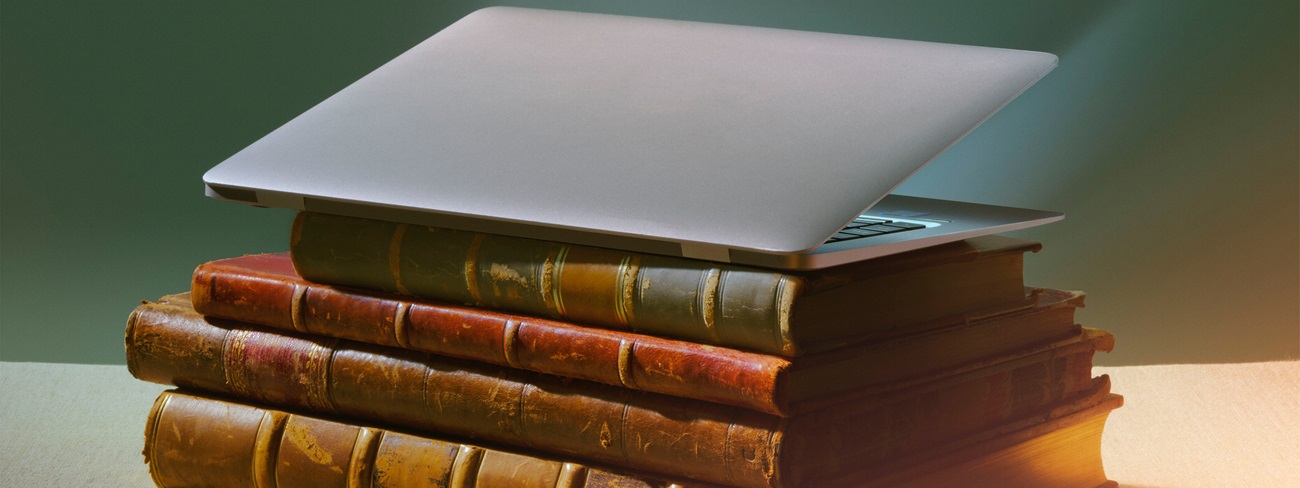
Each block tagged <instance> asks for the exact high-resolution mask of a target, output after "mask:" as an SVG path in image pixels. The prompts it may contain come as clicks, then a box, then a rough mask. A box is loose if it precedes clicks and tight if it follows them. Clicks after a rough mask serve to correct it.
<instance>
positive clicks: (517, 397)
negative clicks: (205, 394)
mask: <svg viewBox="0 0 1300 488" xmlns="http://www.w3.org/2000/svg"><path fill="white" fill-rule="evenodd" d="M1108 338H1109V336H1108V335H1104V334H1102V335H1101V336H1099V337H1093V338H1091V339H1086V338H1084V337H1082V336H1081V338H1080V339H1081V340H1080V342H1077V343H1074V345H1073V346H1071V347H1072V348H1071V347H1061V348H1059V350H1052V351H1045V352H1044V353H1043V357H1039V358H1025V359H1024V361H1030V362H1029V363H1028V364H1022V363H1018V362H1017V361H1009V362H1007V363H1006V364H1001V365H995V366H991V367H989V368H982V369H980V370H976V371H971V372H968V373H964V374H962V375H960V376H955V377H949V378H943V379H939V380H936V381H932V382H927V383H923V384H919V385H916V386H915V387H913V388H909V389H907V390H901V391H898V392H893V393H887V394H880V395H876V396H873V397H868V398H865V399H860V400H854V401H851V402H848V403H845V404H842V405H836V406H831V407H827V408H824V409H822V410H819V411H817V412H809V413H807V414H805V415H801V416H798V417H795V418H793V419H781V418H779V417H774V416H770V415H765V414H761V413H758V412H754V411H750V410H745V409H740V408H734V407H727V406H723V405H719V404H713V403H708V402H700V401H694V400H689V399H681V398H672V397H668V396H664V395H657V394H653V393H646V392H639V391H635V390H628V389H624V388H616V387H611V386H606V385H600V384H597V383H590V382H584V381H579V380H565V379H562V378H558V377H554V376H549V375H542V374H535V373H527V372H523V371H518V370H510V369H503V368H498V367H493V366H491V365H487V364H482V363H476V362H470V361H461V360H455V359H451V358H443V357H437V356H431V355H426V354H422V353H418V352H415V351H409V350H401V349H386V348H383V347H380V346H373V345H364V344H358V343H353V342H350V341H343V340H338V339H327V338H320V337H314V336H300V335H291V334H276V333H271V332H265V331H260V330H256V329H251V328H245V327H244V326H241V325H238V324H234V323H226V322H221V321H216V320H205V319H204V318H203V317H202V316H200V315H199V314H197V313H196V312H194V311H193V309H191V308H186V307H184V306H182V305H179V304H168V303H162V304H145V305H142V306H141V307H139V308H137V309H136V311H135V312H134V313H133V314H132V317H131V319H130V321H129V322H128V326H127V333H126V339H125V342H126V351H127V365H128V368H129V369H130V371H131V373H132V374H133V375H135V376H136V377H137V378H139V379H142V380H145V381H151V382H155V383H164V384H172V385H177V386H182V387H190V388H196V389H203V390H206V391H212V392H217V393H224V394H230V395H235V396H238V397H241V398H245V399H248V400H251V401H254V402H259V403H267V404H272V405H280V406H285V407H287V408H302V409H310V410H313V411H317V412H324V413H327V414H335V415H347V416H352V417H356V418H363V419H373V420H376V421H380V422H384V423H387V424H393V425H402V426H406V427H410V428H413V429H418V430H427V431H435V432H441V433H445V434H450V435H456V436H466V437H472V438H479V439H485V440H488V441H493V442H500V443H503V444H508V445H512V446H519V447H525V448H531V449H536V450H542V451H549V452H553V453H558V454H561V455H570V456H575V457H580V458H584V459H588V460H591V461H593V462H597V463H602V464H612V465H617V466H622V467H627V468H631V469H636V470H643V471H649V472H661V473H673V474H674V475H679V476H683V477H687V478H692V479H697V480H702V481H707V482H711V483H719V484H726V485H732V486H745V487H761V486H783V485H784V486H793V485H798V483H799V480H800V479H801V478H803V477H805V476H811V473H817V472H821V471H825V472H832V473H833V472H838V471H842V470H845V469H849V468H850V467H856V466H862V465H866V464H873V463H880V462H883V461H886V460H888V459H890V458H892V457H896V456H898V455H900V454H903V453H906V452H908V451H911V450H915V449H919V448H921V447H924V446H925V445H929V444H934V443H941V442H943V440H944V439H946V438H949V437H951V436H954V435H957V434H960V433H962V432H967V431H970V430H971V429H975V428H979V427H980V426H983V425H988V424H990V423H995V422H999V421H1002V420H1005V419H1008V418H1012V417H1016V416H1020V415H1025V414H1026V413H1027V412H1032V411H1034V410H1036V409H1042V408H1044V407H1045V406H1046V405H1048V404H1050V403H1052V402H1056V401H1058V400H1060V399H1062V398H1065V397H1068V396H1071V395H1073V394H1075V393H1077V392H1079V391H1081V390H1083V389H1086V388H1087V387H1088V386H1089V381H1088V378H1090V371H1091V368H1090V366H1091V357H1092V352H1093V350H1094V349H1096V348H1098V347H1102V344H1103V343H1105V340H1106V339H1108ZM1018 361H1019V360H1018ZM909 402H912V403H909ZM918 402H919V403H918ZM919 412H925V414H924V415H921V414H919ZM936 419H942V420H943V421H942V422H935V421H934V420H936Z"/></svg>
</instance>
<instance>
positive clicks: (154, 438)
mask: <svg viewBox="0 0 1300 488" xmlns="http://www.w3.org/2000/svg"><path fill="white" fill-rule="evenodd" d="M1121 404H1122V398H1120V397H1119V396H1118V395H1109V396H1107V397H1106V398H1105V399H1104V400H1103V401H1102V402H1100V403H1097V404H1095V405H1091V406H1087V405H1088V404H1084V407H1083V409H1082V410H1079V411H1073V412H1072V411H1070V410H1069V408H1057V409H1055V411H1053V412H1050V413H1049V414H1048V415H1047V416H1045V417H1044V419H1043V420H1042V421H1041V422H1039V423H1036V424H1034V423H1029V425H1028V426H1027V427H1023V428H1020V427H1022V426H1023V425H1024V424H1026V422H1020V423H1012V424H1009V425H1004V426H995V427H993V428H990V429H989V430H988V431H987V432H980V433H976V434H974V435H970V436H967V437H965V438H963V439H961V440H959V441H956V442H954V443H953V444H950V445H947V446H944V447H943V448H941V449H938V450H937V451H938V452H937V453H933V452H924V453H921V454H920V455H912V456H908V457H907V458H906V462H902V463H894V467H893V469H890V468H881V467H873V468H872V469H870V470H867V471H866V472H855V473H851V474H849V475H848V476H841V477H840V478H839V479H836V480H810V481H811V482H813V483H826V486H854V487H858V488H871V487H895V488H925V487H935V488H939V487H950V486H963V487H966V486H969V487H976V488H978V487H989V488H994V487H998V488H1018V487H1024V488H1037V487H1044V486H1053V487H1065V486H1073V487H1097V488H1102V487H1114V486H1115V484H1114V483H1113V482H1111V481H1109V480H1107V479H1106V476H1105V472H1104V470H1103V467H1102V463H1101V434H1102V430H1103V427H1104V425H1105V422H1106V418H1107V415H1108V414H1109V412H1110V411H1111V410H1113V409H1114V408H1117V407H1118V406H1120V405H1121ZM1068 407H1074V406H1068ZM1053 414H1054V415H1057V417H1052V415H1053ZM1033 420H1036V419H1031V422H1032V421H1033ZM1009 429H1018V430H1012V431H1011V432H1005V431H1007V430H1009ZM144 456H145V463H146V464H148V465H149V472H150V475H151V476H152V477H153V480H154V483H155V484H156V485H157V486H159V487H164V488H165V487H179V486H196V485H202V486H210V487H214V488H221V487H231V488H235V487H239V488H242V487H249V486H254V487H269V486H278V487H284V488H289V487H294V486H310V487H319V486H369V487H373V488H404V487H416V486H430V485H433V486H444V487H448V488H457V487H473V486H490V487H497V488H511V487H529V488H534V487H556V488H559V487H565V488H570V487H572V488H602V487H609V488H616V487H617V488H652V487H663V488H668V487H681V488H686V487H705V486H716V485H706V484H704V483H700V482H696V481H688V480H674V481H666V480H664V479H663V478H662V477H660V476H656V475H647V474H639V473H629V472H627V471H623V470H617V469H606V468H603V467H600V466H593V465H590V464H588V463H585V462H581V461H576V462H575V461H571V460H570V461H566V460H563V459H557V458H555V457H553V456H546V455H538V454H532V453H520V452H515V451H510V450H501V449H494V448H487V447H480V446H476V445H472V444H464V443H461V442H459V441H457V440H446V439H439V438H434V437H429V436H424V435H415V434H410V433H406V432H401V431H395V430H392V429H382V428H376V427H371V426H365V425H359V424H354V423H351V422H349V421H344V420H339V419H331V418H322V417H319V416H312V415H303V414H300V413H290V412H285V411H281V410H275V409H270V408H265V407H261V406H256V405H249V404H245V403H241V402H235V401H230V400H226V399H223V398H216V397H212V396H208V395H204V394H195V393H191V392H185V391H177V390H171V391H165V392H162V393H161V394H160V395H159V396H158V399H157V400H155V401H154V404H153V408H152V409H151V411H150V413H149V419H148V422H147V424H146V427H145V443H144Z"/></svg>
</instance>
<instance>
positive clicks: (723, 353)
mask: <svg viewBox="0 0 1300 488" xmlns="http://www.w3.org/2000/svg"><path fill="white" fill-rule="evenodd" d="M191 290H192V293H191V299H192V301H193V305H194V308H195V310H197V311H198V312H199V313H202V314H204V315H208V316H215V317H221V318H227V319H233V320H239V321H242V322H249V323H254V324H259V325H264V326H268V327H272V328H276V329H281V330H288V331H297V332H302V333H305V334H314V335H322V336H329V337H338V338H342V339H351V340H356V341H360V342H368V343H372V344H379V345H384V346H391V347H401V348H406V349H413V350H417V351H424V352H430V353H434V354H440V355H445V356H452V357H458V358H462V359H471V360H475V361H482V362H486V363H491V364H496V365H501V366H509V367H512V368H519V369H526V370H530V371H537V372H541V373H549V374H554V375H558V376H565V377H569V378H578V379H584V380H590V381H597V382H601V383H605V384H610V385H616V386H622V387H625V388H632V389H638V390H645V391H652V392H656V393H663V394H667V395H672V396H679V397H686V398H695V399H699V400H706V401H711V402H717V403H723V404H727V405H734V406H739V407H744V408H749V409H753V410H758V411H760V412H766V413H770V414H774V415H780V416H783V417H788V416H791V415H793V414H795V413H796V412H798V411H800V410H804V409H808V408H815V407H816V405H818V404H825V403H827V402H834V401H838V400H840V398H839V397H840V396H842V395H845V394H852V392H854V391H860V390H861V389H862V388H864V387H868V386H871V385H873V384H880V383H886V382H890V381H898V380H902V379H905V378H907V377H909V376H912V375H916V374H921V373H924V372H926V371H932V370H939V369H944V368H950V367H955V366H958V365H960V364H962V363H965V362H968V361H973V360H976V359H979V358H981V357H985V356H989V355H992V354H996V353H998V352H1005V351H1014V350H1019V349H1021V348H1024V347H1028V346H1030V345H1033V344H1037V343H1042V342H1045V341H1049V340H1054V339H1059V338H1061V337H1065V336H1067V335H1070V334H1072V333H1073V332H1074V329H1075V325H1074V310H1075V308H1077V307H1079V306H1081V305H1082V302H1083V296H1082V295H1081V294H1078V293H1069V292H1061V291H1056V290H1037V291H1035V292H1033V293H1031V294H1032V295H1034V296H1035V297H1036V301H1037V303H1036V304H1035V306H1033V307H1028V308H1024V309H1020V310H1014V311H1009V312H1004V313H1001V314H995V315H992V316H987V317H976V316H971V317H963V318H962V320H961V321H958V322H955V323H950V324H947V325H944V326H939V327H934V326H929V325H928V324H927V325H924V326H920V327H917V328H918V329H921V331H920V332H918V333H914V334H910V335H905V336H902V337H896V338H892V339H886V340H883V341H874V342H871V343H867V344H860V345H857V346H849V347H848V348H847V349H842V350H836V351H830V352H824V353H819V354H811V355H805V356H801V357H798V358H795V359H787V358H782V357H779V356H773V355H768V354H761V353H754V352H746V351H740V350H735V349H729V348H722V347H716V346H708V345H703V344H695V343H691V342H685V341H678V340H672V339H665V338H659V337H652V336H646V335H642V334H635V333H631V332H623V331H615V330H606V329H595V328H591V327H583V326H579V325H577V324H571V323H566V322H560V321H555V320H548V319H539V318H533V317H529V316H525V315H516V314H506V313H501V312H495V311H490V310H484V309H480V308H472V307H465V306H458V305H449V304H445V303H439V302H431V301H413V300H412V299H410V298H403V297H401V296H399V295H387V294H381V293H375V292H365V291H361V290H356V289H345V288H337V287H331V286H328V285H318V284H314V283H310V282H308V281H306V280H303V279H302V278H301V277H299V276H298V275H297V274H296V273H295V272H294V270H293V265H292V263H290V261H289V257H288V256H287V255H284V254H261V255H252V256H243V257H238V258H232V259H223V260H220V261H214V262H211V263H207V264H204V265H202V266H199V267H198V269H197V270H195V272H194V280H193V286H192V288H191ZM861 313H870V312H869V311H865V312H861ZM845 371H855V372H856V374H853V375H845V374H844V372H845Z"/></svg>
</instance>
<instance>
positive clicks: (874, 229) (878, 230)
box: [826, 217, 925, 244]
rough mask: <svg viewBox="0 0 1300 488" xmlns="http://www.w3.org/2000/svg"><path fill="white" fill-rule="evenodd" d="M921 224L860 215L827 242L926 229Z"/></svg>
mask: <svg viewBox="0 0 1300 488" xmlns="http://www.w3.org/2000/svg"><path fill="white" fill-rule="evenodd" d="M924 228H925V226H924V225H921V224H913V223H910V222H897V221H893V220H885V219H877V218H873V217H858V218H856V219H853V222H850V223H849V225H847V226H845V227H844V228H843V229H840V231H839V232H836V233H835V235H834V236H831V238H830V239H829V240H827V241H826V243H827V244H830V243H832V242H841V241H848V240H852V239H861V238H863V237H871V236H880V235H885V234H894V233H898V232H906V231H909V230H916V229H924Z"/></svg>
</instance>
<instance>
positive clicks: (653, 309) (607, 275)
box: [290, 212, 803, 356]
mask: <svg viewBox="0 0 1300 488" xmlns="http://www.w3.org/2000/svg"><path fill="white" fill-rule="evenodd" d="M290 252H291V254H292V256H293V263H294V267H295V268H296V269H297V270H298V272H299V273H300V274H301V275H302V276H303V277H304V278H306V279H308V280H310V281H317V282H321V283H331V284H340V285H348V286H356V287H362V288H370V289H377V290H384V291H389V292H396V293H400V294H404V295H414V296H422V297H428V298H435V299H439V300H446V301H451V302H454V303H463V304H472V305H475V306H480V307H488V308H493V309H499V310H508V311H512V312H518V313H524V314H530V315H537V316H542V317H551V318H559V319H564V320H568V321H574V322H579V323H585V324H592V325H598V326H601V327H605V328H612V329H618V330H630V331H637V332H643V333H646V334H650V335H663V336H668V337H674V338H678V339H683V340H687V341H691V342H699V343H706V344H717V345H724V346H729V347H736V348H740V349H748V350H753V351H758V352H764V353H769V354H780V355H785V356H792V355H794V354H795V353H796V351H797V347H796V346H795V345H794V344H793V342H792V341H791V338H790V333H789V324H790V317H791V310H792V307H793V303H794V301H795V297H796V296H798V295H799V293H800V290H801V288H802V286H803V279H802V278H800V277H798V276H796V275H789V274H783V273H776V272H770V271H761V270H752V269H747V268H741V267H735V266H714V265H713V264H712V263H708V262H705V261H693V260H687V259H678V258H671V257H663V256H653V255H643V254H637V253H627V252H619V251H612V250H607V249H600V248H592V247H585V246H576V245H565V244H559V243H554V242H548V241H540V240H534V239H525V238H517V237H509V236H501V235H491V234H481V233H474V232H462V231H456V230H449V229H440V228H435V227H426V226H418V225H408V224H402V223H392V222H383V221H377V220H369V219H361V218H353V217H343V216H337V215H329V214H318V213H312V212H301V213H299V214H298V217H297V219H295V221H294V224H293V233H292V238H291V240H290Z"/></svg>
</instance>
